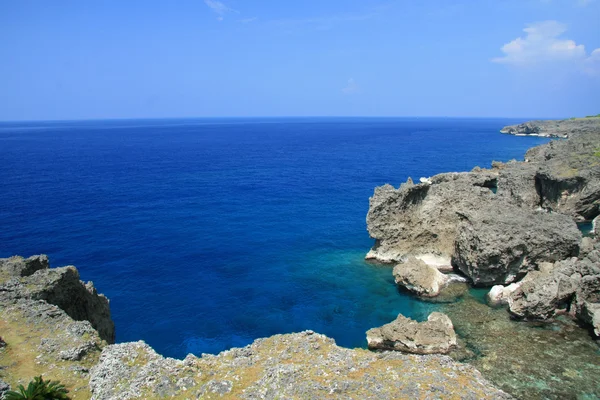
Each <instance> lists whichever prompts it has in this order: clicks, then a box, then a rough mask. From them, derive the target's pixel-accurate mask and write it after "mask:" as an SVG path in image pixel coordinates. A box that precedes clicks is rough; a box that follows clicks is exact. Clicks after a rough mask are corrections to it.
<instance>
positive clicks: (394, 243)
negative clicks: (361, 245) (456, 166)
mask: <svg viewBox="0 0 600 400" xmlns="http://www.w3.org/2000/svg"><path fill="white" fill-rule="evenodd" d="M597 120H598V121H600V118H597ZM549 123H550V124H554V123H557V124H558V125H561V124H562V122H560V121H558V122H556V121H551V122H549ZM569 124H571V123H570V122H569V123H567V125H569ZM569 126H571V127H572V126H575V125H569ZM580 128H581V127H580ZM580 128H577V129H575V128H573V129H572V130H571V128H565V129H566V130H567V131H568V132H569V139H568V140H557V141H552V142H550V143H548V144H545V145H542V146H538V147H534V148H532V149H530V150H529V151H528V152H527V154H526V155H525V160H526V161H525V162H517V161H511V162H508V163H500V162H494V163H492V167H493V168H492V169H489V170H487V169H481V168H475V169H473V171H471V172H463V173H445V174H440V175H436V176H434V177H432V178H430V179H429V180H428V181H427V182H425V183H420V184H417V185H415V184H414V183H413V182H412V180H411V179H410V178H409V180H408V181H407V182H406V183H404V184H402V185H401V186H400V188H398V189H395V188H394V187H392V186H391V185H384V186H381V187H377V188H375V192H374V194H373V196H372V197H371V198H370V200H369V212H368V214H367V230H368V231H369V235H370V236H371V237H372V238H373V239H375V244H374V246H373V248H372V249H371V251H369V253H368V254H367V256H366V258H367V259H373V260H377V261H380V262H384V263H395V262H401V261H403V260H406V259H407V258H408V257H409V256H416V257H419V256H420V255H422V254H428V255H434V256H439V257H450V256H451V255H452V253H453V250H454V241H455V239H456V236H457V232H458V225H459V224H460V222H461V218H460V217H459V215H460V214H466V213H472V212H475V213H482V214H493V213H496V212H497V210H506V211H507V212H510V210H511V209H514V207H518V208H521V209H522V213H521V215H520V218H525V219H526V220H529V219H531V221H532V224H533V222H534V219H535V218H536V217H535V215H536V211H540V210H541V211H547V212H552V213H561V214H565V215H568V216H570V217H572V218H573V219H575V220H576V221H578V222H579V221H591V220H592V219H594V218H595V217H597V216H598V215H599V214H600V155H599V154H600V123H594V124H591V125H590V124H587V123H586V125H585V127H583V128H581V129H580ZM494 191H495V193H494Z"/></svg>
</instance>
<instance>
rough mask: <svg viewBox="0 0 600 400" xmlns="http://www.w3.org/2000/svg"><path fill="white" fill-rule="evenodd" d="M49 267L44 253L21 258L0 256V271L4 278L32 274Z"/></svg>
mask: <svg viewBox="0 0 600 400" xmlns="http://www.w3.org/2000/svg"><path fill="white" fill-rule="evenodd" d="M48 268H50V264H49V263H48V256H46V255H45V254H42V255H37V256H31V257H29V258H23V257H20V256H14V257H10V258H0V273H1V274H2V276H3V277H4V279H8V278H12V277H23V276H29V275H33V274H34V273H35V272H36V271H39V270H41V269H48Z"/></svg>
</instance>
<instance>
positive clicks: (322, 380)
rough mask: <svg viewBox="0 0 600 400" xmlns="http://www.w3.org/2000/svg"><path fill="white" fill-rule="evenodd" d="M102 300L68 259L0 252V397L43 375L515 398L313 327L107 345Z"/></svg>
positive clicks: (192, 389)
mask: <svg viewBox="0 0 600 400" xmlns="http://www.w3.org/2000/svg"><path fill="white" fill-rule="evenodd" d="M58 294H60V295H58ZM107 307H108V301H107V299H106V298H105V297H104V296H103V295H101V294H98V293H97V292H96V290H95V289H94V287H93V285H92V284H91V283H87V284H86V283H84V282H81V281H79V276H78V274H77V270H76V269H75V268H74V267H62V268H49V265H48V260H47V258H46V257H45V256H33V257H30V258H28V259H23V258H22V257H11V258H8V259H0V333H1V334H2V343H3V345H2V348H1V349H0V367H1V368H0V397H2V393H3V392H5V391H6V390H8V389H9V387H16V385H18V384H24V385H26V384H27V382H28V381H29V379H31V378H32V377H33V376H37V375H39V374H43V375H44V377H45V378H46V379H53V380H60V381H61V382H62V383H64V384H65V385H66V386H67V388H68V389H69V390H70V394H69V395H70V396H71V398H73V399H90V398H91V399H98V400H100V399H103V400H104V399H114V400H117V399H119V400H122V399H138V398H139V399H155V398H156V399H158V398H175V399H191V398H194V399H196V398H203V399H212V398H219V399H226V398H231V399H238V398H243V399H259V398H260V399H276V398H282V397H283V398H298V399H322V398H340V397H343V398H355V399H396V398H399V397H400V398H428V399H429V398H431V399H433V398H439V397H440V396H441V397H456V398H463V399H509V398H512V397H511V396H510V395H508V394H506V393H504V392H502V391H501V390H499V389H497V388H495V387H494V386H493V385H492V384H491V383H489V382H488V381H487V380H486V379H485V378H483V377H482V375H481V374H480V373H479V372H478V371H477V370H476V369H475V368H473V367H471V366H469V365H467V364H463V363H460V362H456V361H454V360H452V359H451V358H450V357H448V356H443V355H439V354H432V355H412V354H404V353H401V352H381V353H376V352H371V351H368V350H363V349H345V348H341V347H339V346H337V345H336V344H335V342H334V340H333V339H330V338H328V337H326V336H324V335H320V334H317V333H314V332H312V331H305V332H300V333H294V334H287V335H275V336H272V337H269V338H265V339H258V340H256V341H255V342H254V343H253V344H251V345H249V346H246V347H244V348H235V349H231V350H228V351H224V352H222V353H220V354H219V355H216V356H214V355H210V354H203V355H202V356H201V357H196V356H194V355H191V354H190V355H188V356H187V357H186V358H185V359H184V360H175V359H171V358H165V357H162V356H160V355H159V354H157V353H156V352H155V351H154V350H153V349H152V348H151V347H150V346H148V345H147V344H145V343H144V342H129V343H120V344H110V342H111V341H112V340H113V339H114V325H112V321H111V320H110V314H109V310H108V308H107ZM107 312H108V314H107ZM92 321H94V322H92ZM97 329H98V330H99V331H100V332H103V333H102V334H99V333H98V331H97Z"/></svg>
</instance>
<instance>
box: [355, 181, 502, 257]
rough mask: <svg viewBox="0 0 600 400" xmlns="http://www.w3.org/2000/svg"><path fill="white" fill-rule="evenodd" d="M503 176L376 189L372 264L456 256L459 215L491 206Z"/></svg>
mask: <svg viewBox="0 0 600 400" xmlns="http://www.w3.org/2000/svg"><path fill="white" fill-rule="evenodd" d="M496 178H497V176H496V175H495V174H493V173H487V172H486V173H484V172H478V173H450V174H440V175H436V176H434V177H433V178H431V183H420V184H416V185H415V184H413V183H412V181H411V180H410V179H409V181H408V182H406V183H404V184H402V185H401V186H400V188H399V189H394V188H393V187H392V186H391V185H384V186H381V187H377V188H375V193H374V195H373V197H371V198H370V200H369V204H370V207H369V212H368V214H367V229H368V231H369V234H370V235H371V237H373V238H374V239H376V241H375V246H373V248H372V249H371V251H370V252H369V253H368V254H367V259H375V260H378V261H381V262H388V263H391V262H400V261H403V260H404V259H405V258H407V257H408V256H411V255H412V256H417V258H420V257H421V256H423V255H433V256H442V257H447V258H448V259H449V258H450V256H451V255H452V252H453V249H454V239H455V237H456V228H457V226H458V223H459V222H460V217H459V214H458V212H464V211H466V210H470V209H478V208H481V207H482V206H484V205H486V204H490V203H491V202H492V200H493V199H494V193H493V192H492V190H491V189H490V188H492V187H494V185H495V180H496Z"/></svg>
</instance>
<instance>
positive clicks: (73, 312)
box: [0, 256, 115, 343]
mask: <svg viewBox="0 0 600 400" xmlns="http://www.w3.org/2000/svg"><path fill="white" fill-rule="evenodd" d="M0 270H1V271H2V275H3V276H4V277H5V278H8V279H7V280H5V281H4V282H3V283H0V303H3V304H10V303H15V302H17V301H18V300H21V299H28V300H44V301H46V302H48V303H49V304H54V305H56V306H58V307H59V308H60V309H62V310H64V311H65V312H66V313H67V314H68V315H69V316H70V317H71V318H73V319H74V320H77V321H90V322H91V324H92V326H93V327H94V329H96V330H97V331H98V333H99V334H100V337H101V338H102V339H104V340H106V341H107V342H108V343H114V340H115V326H114V322H113V321H112V319H111V316H110V307H109V302H108V299H107V298H106V297H105V296H104V295H102V294H98V292H97V291H96V289H95V288H94V285H93V283H92V282H88V283H84V282H82V281H81V280H80V279H79V272H78V271H77V269H76V268H75V267H73V266H67V267H61V268H53V269H49V268H48V259H47V257H46V256H34V257H30V258H28V259H26V260H25V259H22V258H20V257H11V258H8V259H0Z"/></svg>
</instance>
